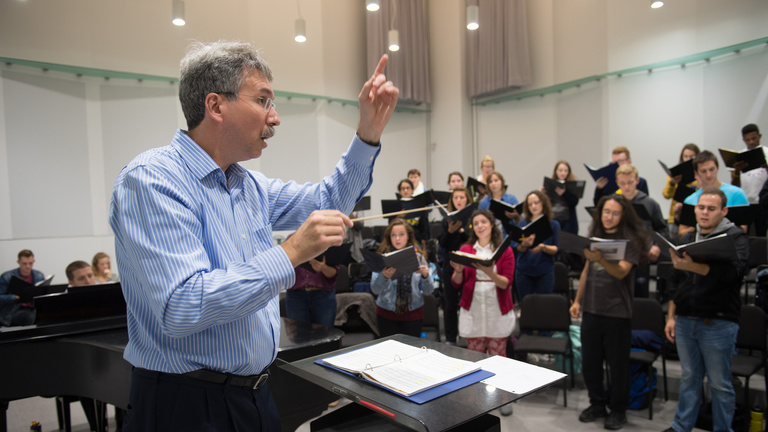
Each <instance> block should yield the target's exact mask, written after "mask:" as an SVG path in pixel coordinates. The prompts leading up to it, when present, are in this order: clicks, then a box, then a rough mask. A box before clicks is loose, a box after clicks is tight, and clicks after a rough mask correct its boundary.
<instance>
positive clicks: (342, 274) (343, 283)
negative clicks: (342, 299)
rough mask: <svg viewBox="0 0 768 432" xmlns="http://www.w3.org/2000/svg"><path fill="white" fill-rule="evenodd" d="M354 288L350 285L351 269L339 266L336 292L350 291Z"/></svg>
mask: <svg viewBox="0 0 768 432" xmlns="http://www.w3.org/2000/svg"><path fill="white" fill-rule="evenodd" d="M350 291H352V289H351V288H350V286H349V270H348V269H347V266H343V265H341V266H339V269H338V271H337V272H336V293H337V294H339V293H345V292H350Z"/></svg>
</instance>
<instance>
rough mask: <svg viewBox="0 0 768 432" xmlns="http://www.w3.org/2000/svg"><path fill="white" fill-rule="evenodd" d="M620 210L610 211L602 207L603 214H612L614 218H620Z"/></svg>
mask: <svg viewBox="0 0 768 432" xmlns="http://www.w3.org/2000/svg"><path fill="white" fill-rule="evenodd" d="M621 214H622V212H617V211H610V210H608V209H603V216H613V217H614V218H616V219H619V218H621Z"/></svg>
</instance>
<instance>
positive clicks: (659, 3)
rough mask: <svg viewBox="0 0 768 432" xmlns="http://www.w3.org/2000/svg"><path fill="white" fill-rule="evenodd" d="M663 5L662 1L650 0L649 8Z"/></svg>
mask: <svg viewBox="0 0 768 432" xmlns="http://www.w3.org/2000/svg"><path fill="white" fill-rule="evenodd" d="M662 6H664V2H663V1H661V0H651V8H653V9H658V8H660V7H662Z"/></svg>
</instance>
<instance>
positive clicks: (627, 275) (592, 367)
mask: <svg viewBox="0 0 768 432" xmlns="http://www.w3.org/2000/svg"><path fill="white" fill-rule="evenodd" d="M594 215H595V216H594V218H593V220H592V224H591V225H590V227H589V236H590V237H600V238H604V239H626V240H629V244H628V245H627V250H626V255H625V256H624V258H623V259H620V260H608V259H606V258H604V257H603V254H602V253H601V252H600V251H599V250H596V251H590V250H588V249H584V256H585V257H586V258H587V262H586V263H585V265H584V270H583V271H582V272H581V277H580V278H579V289H578V291H577V292H576V298H575V299H574V301H573V305H572V306H571V316H572V317H574V318H578V317H579V315H583V316H582V321H581V353H582V354H581V355H582V371H583V374H584V382H585V383H586V385H587V390H588V392H589V404H590V405H589V407H588V408H587V409H585V410H584V411H583V412H582V413H581V415H579V421H581V422H583V423H589V422H593V421H595V420H597V419H598V418H601V417H607V418H606V420H605V428H606V429H611V430H616V429H621V428H622V427H623V426H624V424H625V423H626V422H627V416H626V410H627V408H628V407H629V350H630V348H631V347H630V339H631V335H632V294H633V293H634V290H635V288H634V285H635V269H636V268H637V265H638V264H640V263H643V262H644V261H645V259H644V257H645V256H646V254H645V251H647V250H648V233H647V230H646V228H645V226H644V225H643V222H642V221H641V220H640V218H638V217H637V214H636V213H635V211H634V209H633V208H632V205H631V204H630V203H629V201H628V200H627V199H626V198H625V197H623V196H621V195H608V196H604V197H603V198H601V199H600V201H599V202H598V204H597V208H596V209H595V214H594ZM604 362H606V363H608V368H609V370H610V388H609V389H606V388H605V387H604V385H603V378H604V375H603V363H604ZM606 406H607V407H608V408H610V410H611V413H610V415H609V414H608V412H607V410H606Z"/></svg>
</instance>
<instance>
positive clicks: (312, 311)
mask: <svg viewBox="0 0 768 432" xmlns="http://www.w3.org/2000/svg"><path fill="white" fill-rule="evenodd" d="M285 314H286V315H287V316H288V318H291V319H295V320H297V321H304V322H308V323H313V324H320V325H324V326H326V327H333V320H334V318H336V289H335V288H334V289H332V290H330V291H326V290H309V291H308V290H304V289H297V290H291V291H286V292H285Z"/></svg>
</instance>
